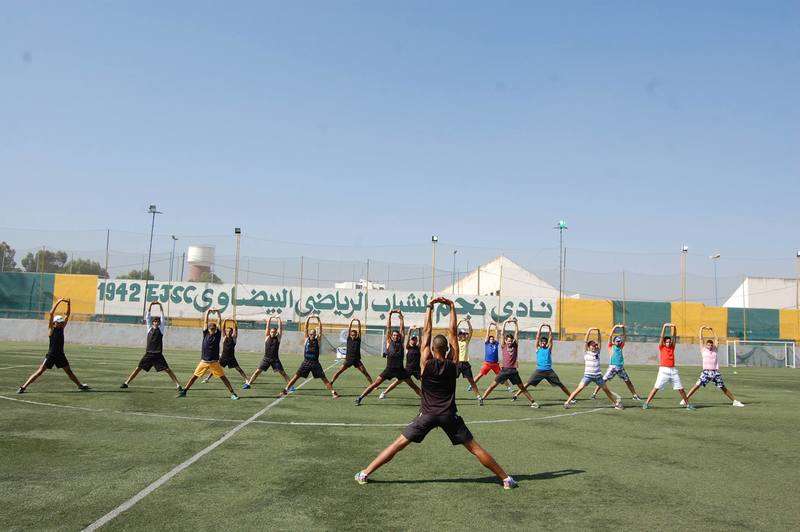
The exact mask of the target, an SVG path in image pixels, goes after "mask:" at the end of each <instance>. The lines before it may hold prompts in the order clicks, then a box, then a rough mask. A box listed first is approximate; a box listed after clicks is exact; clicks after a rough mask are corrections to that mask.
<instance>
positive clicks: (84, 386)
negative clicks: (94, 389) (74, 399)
mask: <svg viewBox="0 0 800 532" xmlns="http://www.w3.org/2000/svg"><path fill="white" fill-rule="evenodd" d="M78 389H79V390H80V391H82V392H88V391H89V390H91V388H89V385H88V384H79V385H78Z"/></svg>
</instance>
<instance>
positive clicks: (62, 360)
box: [17, 299, 89, 393]
mask: <svg viewBox="0 0 800 532" xmlns="http://www.w3.org/2000/svg"><path fill="white" fill-rule="evenodd" d="M61 303H64V304H66V306H67V311H66V313H65V314H64V315H63V316H61V315H56V309H58V307H59V305H61ZM71 313H72V304H71V303H70V300H69V299H59V300H58V301H56V302H55V304H54V305H53V307H52V308H51V309H50V318H49V319H48V321H47V327H48V329H49V330H50V335H49V337H50V346H49V348H48V349H47V354H46V355H45V357H44V360H43V361H42V363H41V364H40V365H39V367H38V368H36V371H34V372H33V374H32V375H31V376H30V377H28V380H26V381H25V384H23V385H22V386H20V387H19V388H17V393H25V390H27V389H28V386H30V385H31V384H33V383H34V381H36V379H38V378H39V377H41V376H42V374H43V373H44V372H45V371H47V370H48V369H53V367H56V368H59V369H63V370H64V373H66V374H67V377H69V379H70V380H71V381H72V382H74V383H75V384H76V385H77V386H78V389H79V390H82V391H86V390H88V389H89V387H88V386H87V385H85V384H83V383H81V381H79V380H78V377H76V376H75V374H74V373H73V372H72V368H70V367H69V360H67V355H66V354H65V353H64V329H65V328H66V327H67V322H69V316H70V314H71Z"/></svg>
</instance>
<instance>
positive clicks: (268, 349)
mask: <svg viewBox="0 0 800 532" xmlns="http://www.w3.org/2000/svg"><path fill="white" fill-rule="evenodd" d="M280 346H281V337H280V336H275V337H272V336H267V340H266V341H265V342H264V356H265V357H267V358H271V359H274V358H278V348H279V347H280Z"/></svg>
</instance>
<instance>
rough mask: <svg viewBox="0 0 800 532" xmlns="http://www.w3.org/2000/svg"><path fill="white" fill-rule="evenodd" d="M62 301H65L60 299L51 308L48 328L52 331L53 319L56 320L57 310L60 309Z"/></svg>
mask: <svg viewBox="0 0 800 532" xmlns="http://www.w3.org/2000/svg"><path fill="white" fill-rule="evenodd" d="M62 301H64V300H63V299H59V300H58V301H56V302H55V303H53V306H52V307H50V318H49V319H48V320H47V327H48V328H50V329H52V328H53V318H55V316H56V309H57V308H58V306H59V305H60V304H61V302H62Z"/></svg>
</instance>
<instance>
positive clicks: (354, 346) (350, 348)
mask: <svg viewBox="0 0 800 532" xmlns="http://www.w3.org/2000/svg"><path fill="white" fill-rule="evenodd" d="M347 358H361V338H350V337H349V336H348V337H347Z"/></svg>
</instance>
